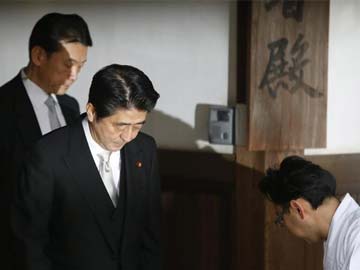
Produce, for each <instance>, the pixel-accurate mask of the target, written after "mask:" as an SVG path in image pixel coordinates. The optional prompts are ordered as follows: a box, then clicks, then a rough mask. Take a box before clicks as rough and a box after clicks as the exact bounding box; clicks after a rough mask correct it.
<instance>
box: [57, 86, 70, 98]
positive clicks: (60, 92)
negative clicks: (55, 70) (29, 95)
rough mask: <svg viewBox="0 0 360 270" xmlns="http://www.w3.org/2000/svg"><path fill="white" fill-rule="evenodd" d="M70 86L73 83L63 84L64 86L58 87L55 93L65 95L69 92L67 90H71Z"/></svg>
mask: <svg viewBox="0 0 360 270" xmlns="http://www.w3.org/2000/svg"><path fill="white" fill-rule="evenodd" d="M70 86H71V85H62V86H60V87H59V88H58V89H57V91H56V92H55V94H56V95H60V96H61V95H64V94H65V93H66V92H67V90H69V88H70Z"/></svg>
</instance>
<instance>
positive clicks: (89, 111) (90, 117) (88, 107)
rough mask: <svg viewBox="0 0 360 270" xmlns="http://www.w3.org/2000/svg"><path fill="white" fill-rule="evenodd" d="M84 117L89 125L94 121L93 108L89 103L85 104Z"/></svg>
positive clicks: (94, 112)
mask: <svg viewBox="0 0 360 270" xmlns="http://www.w3.org/2000/svg"><path fill="white" fill-rule="evenodd" d="M86 116H87V118H88V120H89V122H90V123H92V122H94V121H95V119H96V111H95V107H94V105H92V104H91V103H90V102H89V103H88V104H86Z"/></svg>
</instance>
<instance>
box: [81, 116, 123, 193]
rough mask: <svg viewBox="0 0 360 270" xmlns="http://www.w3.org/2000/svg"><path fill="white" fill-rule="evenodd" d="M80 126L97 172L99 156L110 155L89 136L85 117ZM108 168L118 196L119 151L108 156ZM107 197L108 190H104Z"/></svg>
mask: <svg viewBox="0 0 360 270" xmlns="http://www.w3.org/2000/svg"><path fill="white" fill-rule="evenodd" d="M82 125H83V128H84V132H85V137H86V141H87V143H88V145H89V148H90V152H91V155H92V157H93V159H94V161H95V164H96V167H97V169H98V171H99V168H100V158H99V154H102V153H104V152H108V153H109V154H110V152H109V151H107V150H105V149H104V148H102V147H101V146H100V145H99V144H98V143H97V142H96V141H95V140H94V139H93V137H92V136H91V133H90V127H89V123H88V119H87V117H85V118H84V119H83V121H82ZM110 166H111V169H112V173H113V176H114V184H115V187H116V191H117V195H119V188H120V186H119V185H120V169H121V156H120V151H116V152H112V153H111V155H110ZM104 186H105V188H106V184H105V183H104ZM106 190H107V192H108V194H109V196H110V197H111V195H110V190H108V189H107V188H106Z"/></svg>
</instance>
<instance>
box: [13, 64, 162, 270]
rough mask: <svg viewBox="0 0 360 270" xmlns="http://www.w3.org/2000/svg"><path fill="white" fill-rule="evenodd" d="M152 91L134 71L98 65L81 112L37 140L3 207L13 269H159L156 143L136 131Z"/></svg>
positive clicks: (152, 100) (149, 106) (152, 103)
mask: <svg viewBox="0 0 360 270" xmlns="http://www.w3.org/2000/svg"><path fill="white" fill-rule="evenodd" d="M158 97H159V94H158V93H157V92H156V91H155V90H154V88H153V85H152V83H151V81H150V80H149V78H148V77H147V76H146V75H145V74H144V73H143V72H142V71H140V70H138V69H136V68H134V67H131V66H124V65H116V64H114V65H110V66H107V67H105V68H103V69H101V70H100V71H99V72H97V73H96V74H95V76H94V78H93V80H92V83H91V87H90V93H89V101H88V104H87V106H86V114H84V115H83V116H82V117H81V118H80V119H79V120H78V121H77V122H75V123H74V124H71V125H69V126H66V127H63V128H60V129H58V130H56V131H54V132H52V133H50V134H48V135H46V136H45V137H43V138H42V139H41V140H40V141H38V143H36V145H35V147H34V149H33V151H32V152H31V155H30V156H29V160H27V162H25V168H24V171H23V173H22V177H21V178H20V179H19V183H18V185H17V190H16V195H15V201H14V208H13V210H14V211H13V216H12V217H13V219H12V221H13V223H12V224H13V229H14V232H15V235H16V238H17V244H18V246H17V250H18V251H19V256H18V258H19V261H21V262H23V263H24V265H23V268H22V269H24V270H27V269H42V270H47V269H53V270H60V269H61V270H68V269H77V270H82V269H83V270H99V269H102V270H119V269H121V270H159V269H161V267H160V264H161V263H160V262H161V260H160V253H161V252H160V207H161V204H160V181H159V174H158V165H157V156H156V145H155V141H154V139H153V138H152V137H150V136H148V135H146V134H144V133H142V132H140V130H141V128H142V126H143V125H144V123H145V120H146V117H147V114H148V113H149V112H150V111H151V110H152V109H153V108H154V106H155V104H156V102H157V99H158Z"/></svg>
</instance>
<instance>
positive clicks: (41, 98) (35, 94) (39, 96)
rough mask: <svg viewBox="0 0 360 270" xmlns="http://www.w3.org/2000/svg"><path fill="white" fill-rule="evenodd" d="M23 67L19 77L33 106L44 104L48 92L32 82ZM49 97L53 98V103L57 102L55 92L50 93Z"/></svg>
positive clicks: (37, 106)
mask: <svg viewBox="0 0 360 270" xmlns="http://www.w3.org/2000/svg"><path fill="white" fill-rule="evenodd" d="M24 69H25V68H23V69H22V70H21V79H22V81H23V83H24V86H25V88H26V90H27V92H28V94H29V95H30V96H31V97H32V98H31V100H32V103H33V106H34V107H36V108H39V107H40V106H44V104H45V101H46V100H47V98H48V97H49V95H48V93H46V92H45V91H44V90H43V89H41V88H40V87H39V86H38V85H37V84H36V83H34V82H33V81H32V80H31V79H29V78H28V77H27V76H26V73H25V71H24ZM50 95H51V97H52V98H53V99H54V100H55V103H56V104H58V103H59V102H58V100H57V97H56V95H55V94H50Z"/></svg>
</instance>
